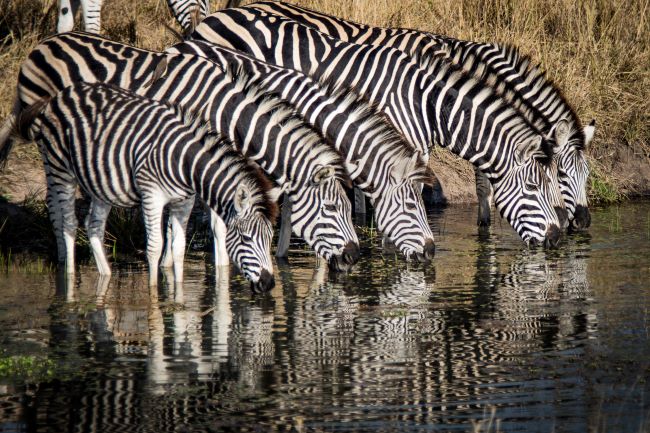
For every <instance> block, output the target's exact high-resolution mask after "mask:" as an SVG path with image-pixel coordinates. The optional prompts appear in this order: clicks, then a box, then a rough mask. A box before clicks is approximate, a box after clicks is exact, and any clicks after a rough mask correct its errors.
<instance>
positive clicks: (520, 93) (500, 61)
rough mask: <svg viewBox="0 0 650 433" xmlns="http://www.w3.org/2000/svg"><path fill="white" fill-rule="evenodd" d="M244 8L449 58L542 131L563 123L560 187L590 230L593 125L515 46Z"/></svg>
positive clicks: (290, 10) (353, 38)
mask: <svg viewBox="0 0 650 433" xmlns="http://www.w3.org/2000/svg"><path fill="white" fill-rule="evenodd" d="M248 7H254V8H257V9H261V10H265V11H267V12H269V13H272V14H275V15H281V16H284V17H287V18H289V19H292V20H295V21H297V22H299V23H301V24H304V25H307V26H309V27H312V28H314V29H316V30H318V31H320V32H323V33H326V34H328V35H331V36H333V37H335V38H338V39H341V40H343V41H347V42H353V43H359V44H371V45H382V46H390V47H393V48H396V49H399V50H400V51H403V52H405V53H407V54H409V55H411V56H414V57H416V59H418V61H419V62H420V63H422V64H427V63H428V62H429V61H430V60H431V59H432V58H433V59H435V58H438V57H440V56H445V57H449V58H450V59H451V60H452V61H453V62H454V63H456V64H459V65H460V66H462V67H463V69H464V70H465V71H467V72H468V73H470V74H471V75H473V76H474V77H476V78H478V79H481V80H483V81H485V82H486V83H488V84H489V85H491V86H492V87H494V88H495V90H496V91H497V92H498V93H499V94H500V95H502V96H503V97H504V98H505V99H506V100H508V102H510V103H512V104H514V105H515V106H516V107H517V108H518V109H519V110H520V111H522V113H523V114H524V115H525V116H526V117H527V118H528V120H529V121H531V122H532V123H534V124H536V126H537V127H538V128H540V129H541V130H543V131H547V132H548V131H550V129H551V128H552V126H553V125H554V124H555V123H557V122H558V121H560V120H561V119H566V120H568V121H569V127H570V134H569V139H568V142H567V144H566V145H565V146H563V147H562V148H561V149H560V151H559V153H558V154H557V155H556V156H555V159H556V160H557V164H558V181H559V187H560V190H561V192H562V198H563V201H564V204H565V207H566V210H567V212H568V217H569V220H570V221H571V223H572V225H573V227H574V228H584V227H588V226H589V223H590V220H591V218H590V216H589V211H588V209H587V193H586V188H587V178H588V176H589V166H588V164H587V161H586V158H585V155H584V149H585V148H586V146H587V145H588V144H589V142H590V141H591V139H592V138H593V133H594V123H593V122H592V123H591V124H590V125H589V126H587V127H585V128H582V126H581V123H580V120H579V118H578V116H577V115H576V113H575V111H574V110H573V108H572V107H571V105H570V104H569V103H568V102H567V101H566V99H565V97H564V95H563V94H562V92H561V91H560V89H559V88H558V87H557V86H555V85H554V84H553V82H552V81H551V80H549V79H548V78H546V77H545V74H544V72H543V71H542V70H541V69H540V68H539V67H538V66H534V65H533V64H532V62H531V60H530V58H529V57H527V56H523V55H521V53H519V51H518V50H517V48H516V47H514V46H507V45H501V44H495V43H478V42H471V41H463V40H458V39H454V38H450V37H448V36H442V35H436V34H432V33H428V32H422V31H418V30H410V29H396V28H381V27H372V26H368V25H365V24H359V23H355V22H352V21H347V20H343V19H340V18H337V17H333V16H329V15H325V14H322V13H319V12H316V11H312V10H309V9H305V8H302V7H298V6H295V5H292V4H288V3H283V2H271V1H262V2H257V3H254V4H252V5H249V6H248ZM477 175H478V172H477ZM486 182H487V180H486V179H482V180H481V184H477V193H478V194H479V204H481V203H482V202H484V201H485V202H486V204H485V206H487V207H484V206H483V205H481V206H480V207H479V209H480V212H481V211H483V212H487V214H486V215H485V216H483V217H481V216H480V215H479V223H487V224H489V203H490V200H489V197H490V196H491V191H489V192H488V191H487V190H486V189H485V185H486ZM486 199H487V200H486Z"/></svg>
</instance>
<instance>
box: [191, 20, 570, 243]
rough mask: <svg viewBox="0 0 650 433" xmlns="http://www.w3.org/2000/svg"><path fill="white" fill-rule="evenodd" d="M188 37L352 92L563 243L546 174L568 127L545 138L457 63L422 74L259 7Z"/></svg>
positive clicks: (514, 218) (530, 226) (524, 228)
mask: <svg viewBox="0 0 650 433" xmlns="http://www.w3.org/2000/svg"><path fill="white" fill-rule="evenodd" d="M191 36H192V39H194V40H204V41H207V42H210V43H214V44H217V45H223V46H225V47H228V48H233V49H237V50H241V51H244V52H246V53H248V54H251V55H253V56H255V57H257V58H260V59H262V60H266V61H268V62H270V63H276V64H278V65H280V66H285V67H289V68H294V69H299V70H302V71H303V72H306V73H309V74H310V75H312V76H315V77H336V82H337V84H338V85H339V86H348V87H354V88H355V89H357V90H358V91H359V92H360V93H362V94H363V95H365V96H367V97H368V98H369V99H370V100H371V101H373V102H375V103H377V104H378V105H379V106H380V107H381V108H382V109H383V110H384V111H385V112H386V114H387V115H388V117H389V118H390V119H391V120H392V122H393V123H394V125H395V126H396V127H397V128H398V129H399V130H400V131H402V133H403V134H404V135H405V136H406V138H407V139H408V140H409V141H410V142H411V143H413V144H414V145H416V146H417V148H418V150H420V151H421V152H422V153H423V154H426V155H428V153H429V148H430V147H431V146H432V145H433V144H434V143H438V144H440V145H442V146H444V147H447V148H450V149H451V150H452V152H454V153H456V154H457V155H459V156H461V157H462V158H464V159H466V160H469V161H470V162H472V163H473V164H474V165H475V166H477V167H478V168H479V169H481V171H483V172H484V173H485V175H486V176H487V177H488V178H489V179H490V182H491V184H492V186H493V188H494V195H495V202H496V205H497V208H498V209H499V211H500V213H501V214H502V215H503V216H504V217H505V218H506V219H507V220H508V222H509V223H510V224H511V225H512V226H513V228H514V229H515V230H516V231H517V233H518V234H519V235H520V236H521V238H522V239H523V240H524V242H526V243H527V244H540V243H543V244H545V245H546V246H555V245H557V243H558V241H559V238H560V229H559V225H560V222H559V220H558V215H557V213H556V212H555V210H554V208H553V205H554V204H559V203H561V198H560V197H559V191H558V190H557V188H554V187H553V182H552V180H551V179H550V177H549V174H547V172H546V170H547V169H548V170H550V169H551V168H550V166H551V161H552V157H553V153H554V151H555V149H557V148H558V146H560V145H564V140H565V139H566V137H565V136H564V135H563V132H564V131H565V130H566V125H565V124H564V123H565V122H564V121H560V122H558V124H557V125H556V128H554V131H552V132H550V133H549V134H547V135H546V136H542V135H541V134H540V133H539V132H538V131H537V130H536V129H535V128H534V127H533V126H532V125H531V124H530V123H529V122H528V121H527V120H526V119H525V118H524V117H523V116H521V114H520V113H518V112H517V111H516V110H515V109H513V108H511V107H510V106H509V105H508V104H507V103H506V102H505V101H504V100H503V99H501V98H500V97H498V95H496V94H495V93H494V92H493V91H492V89H491V88H489V87H488V86H484V85H482V84H481V83H480V82H478V81H476V80H474V79H472V78H471V77H468V76H466V74H464V73H463V72H462V71H460V70H458V69H457V68H455V67H454V66H453V65H450V64H448V63H446V62H443V61H441V60H439V59H438V60H436V61H433V62H432V63H431V64H430V65H429V67H428V68H426V69H424V68H418V67H417V65H415V64H414V62H413V61H412V60H411V59H410V58H409V57H408V56H407V55H406V54H404V53H402V52H400V51H398V50H395V49H393V48H390V47H375V46H367V45H355V44H349V43H345V42H342V41H336V40H333V39H332V38H330V37H328V36H327V35H324V34H321V33H318V32H316V31H314V30H312V29H310V28H308V27H305V26H302V25H300V24H298V23H295V22H293V21H291V20H288V19H285V18H283V17H280V16H274V15H270V14H268V13H266V12H264V11H260V10H256V9H249V8H242V9H226V10H223V11H220V12H217V13H214V14H212V15H210V16H208V17H206V18H205V19H204V20H203V21H202V22H201V24H199V25H198V26H197V28H196V30H195V31H194V32H193V33H192V35H191Z"/></svg>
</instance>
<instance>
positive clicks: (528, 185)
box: [526, 182, 539, 192]
mask: <svg viewBox="0 0 650 433" xmlns="http://www.w3.org/2000/svg"><path fill="white" fill-rule="evenodd" d="M526 189H527V190H529V191H533V192H537V191H539V186H538V185H537V184H535V183H531V182H526Z"/></svg>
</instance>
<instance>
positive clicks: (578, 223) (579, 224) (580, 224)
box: [571, 205, 591, 230]
mask: <svg viewBox="0 0 650 433" xmlns="http://www.w3.org/2000/svg"><path fill="white" fill-rule="evenodd" d="M590 225H591V214H590V213H589V209H588V208H587V207H586V206H582V205H578V206H576V211H575V213H574V214H573V221H571V228H572V229H575V230H583V229H586V228H587V227H589V226H590Z"/></svg>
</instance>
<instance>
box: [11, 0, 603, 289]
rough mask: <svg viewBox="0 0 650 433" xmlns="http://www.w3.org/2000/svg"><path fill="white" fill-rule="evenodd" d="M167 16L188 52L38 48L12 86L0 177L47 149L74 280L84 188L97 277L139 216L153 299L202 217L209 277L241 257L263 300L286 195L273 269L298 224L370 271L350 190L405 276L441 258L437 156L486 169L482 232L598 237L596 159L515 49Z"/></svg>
mask: <svg viewBox="0 0 650 433" xmlns="http://www.w3.org/2000/svg"><path fill="white" fill-rule="evenodd" d="M66 2H68V3H66ZM81 3H82V8H83V10H84V22H85V25H86V28H87V29H88V30H91V31H95V32H96V31H98V29H99V12H98V11H99V7H100V6H101V0H85V1H84V0H82V2H81ZM93 5H94V6H93ZM169 5H170V7H171V8H172V10H173V11H174V13H175V16H176V18H177V19H178V20H179V22H180V23H181V25H182V27H183V28H184V33H185V35H186V40H184V41H182V42H180V43H177V44H175V45H174V46H172V47H169V48H168V49H167V50H166V51H165V52H153V51H147V50H144V49H140V48H136V47H133V46H129V45H125V44H122V43H118V42H115V41H111V40H108V39H106V38H104V37H101V36H98V35H96V34H92V33H83V32H67V33H59V34H56V35H54V36H51V37H49V38H47V39H45V40H43V41H42V42H41V43H39V45H38V46H36V47H35V48H34V49H33V50H32V52H31V53H30V54H29V55H28V57H27V59H26V60H25V61H24V62H23V64H22V66H21V68H20V72H19V76H18V85H17V97H16V101H15V104H14V108H13V112H12V114H11V115H10V117H9V118H8V119H7V120H6V121H5V123H4V124H3V127H2V135H1V136H0V160H2V161H5V160H6V158H7V157H8V154H9V151H10V148H11V143H12V141H14V139H17V138H21V139H27V140H33V141H36V142H37V144H38V146H39V149H40V151H41V154H42V157H43V161H44V166H45V172H46V178H47V186H48V189H47V204H48V210H49V212H50V218H51V221H52V223H53V225H54V231H55V234H56V238H57V247H58V257H59V261H60V262H61V263H64V264H65V268H66V270H67V272H69V273H71V272H73V271H74V239H75V233H76V228H77V222H76V218H75V215H74V198H75V190H76V187H77V185H78V186H80V188H81V189H82V191H83V192H84V193H85V194H86V195H87V196H88V197H89V198H90V200H91V208H90V212H89V215H88V217H87V219H86V229H87V231H88V237H89V240H90V244H91V248H92V250H93V254H94V256H95V260H96V262H97V266H98V268H99V272H100V273H101V274H102V275H109V274H110V265H109V264H108V262H107V260H106V257H105V254H104V250H103V236H104V229H105V224H106V218H107V216H108V213H109V211H110V209H111V207H112V206H122V207H131V206H135V205H136V204H138V203H141V204H142V207H143V213H144V219H145V226H146V231H147V259H148V264H149V270H150V279H149V281H150V284H152V285H154V284H156V283H157V267H158V265H159V263H160V265H161V266H163V267H171V266H173V267H174V274H175V276H174V278H175V280H176V281H179V282H180V281H182V279H183V254H184V249H185V226H186V225H187V221H188V218H189V213H190V211H191V208H192V204H193V202H194V198H195V197H198V198H200V199H201V201H202V202H203V203H204V204H205V205H206V207H207V208H209V211H210V214H211V216H212V229H213V233H214V237H215V242H214V245H215V265H217V266H220V265H225V264H227V263H228V257H230V258H231V259H232V260H233V262H234V263H235V264H236V265H237V267H238V268H239V269H240V270H241V271H242V273H243V274H244V276H245V277H246V278H247V279H249V280H250V281H251V284H252V286H253V288H254V289H256V290H260V291H264V290H268V289H270V288H271V287H273V284H274V277H273V267H272V265H271V259H270V243H271V238H272V223H273V220H274V216H275V213H276V204H275V202H276V201H277V200H278V198H279V197H280V196H281V195H283V196H284V205H283V218H282V225H283V227H281V229H280V237H279V241H278V251H277V255H278V256H285V255H286V254H287V248H288V237H289V227H288V225H289V224H290V226H291V229H293V232H294V233H295V234H296V235H297V236H299V237H301V238H302V239H304V240H305V241H306V242H307V244H309V245H310V246H311V247H312V248H313V249H314V251H315V252H316V253H317V255H318V256H319V257H322V258H323V259H325V260H326V261H327V262H328V264H329V265H330V268H332V269H334V270H337V271H347V270H349V269H350V268H351V267H352V266H353V265H354V264H355V263H356V262H357V260H358V259H359V254H360V250H359V241H358V238H357V235H356V233H355V230H354V226H353V224H352V219H351V208H352V205H351V203H350V201H349V199H348V197H347V194H346V191H345V187H346V186H351V185H352V184H354V186H355V187H356V188H357V189H358V191H360V193H361V194H363V195H364V196H365V197H367V198H368V199H369V201H370V203H371V204H372V205H373V207H374V218H375V222H376V226H377V228H378V230H380V231H381V232H382V233H383V234H384V235H385V236H386V238H387V239H389V240H390V241H392V242H393V243H394V244H395V245H396V247H397V248H398V249H399V250H400V251H401V252H402V253H403V254H404V256H405V257H406V258H407V259H417V260H419V261H424V262H426V261H429V260H431V259H432V258H433V256H434V253H435V244H434V238H433V233H432V231H431V228H430V227H429V224H428V222H427V219H426V212H425V208H424V204H423V200H422V195H421V191H422V186H423V184H430V183H431V182H432V180H433V177H434V176H433V174H432V173H431V171H430V169H429V168H428V164H427V162H428V158H429V155H430V152H431V149H432V147H433V146H434V145H439V146H442V147H445V148H448V149H449V150H451V151H452V152H453V153H455V154H456V155H458V156H460V157H461V158H463V159H465V160H468V161H470V162H471V163H472V164H473V165H474V167H475V173H476V181H477V195H478V197H479V217H478V223H479V225H489V224H490V213H491V211H490V206H491V201H492V199H493V200H494V202H495V204H496V207H497V209H498V210H499V212H500V213H501V215H502V216H503V217H504V218H505V219H506V220H507V221H508V222H509V223H510V224H511V225H512V227H513V228H514V229H515V230H516V231H517V233H518V234H519V235H520V237H521V238H522V239H523V240H524V241H525V242H526V243H527V244H529V245H544V246H545V247H554V246H556V245H557V244H558V241H559V239H560V236H561V232H562V230H563V229H566V228H567V227H568V226H569V225H570V226H571V227H572V228H575V229H582V228H586V227H588V226H589V223H590V217H589V212H588V209H587V197H586V185H587V176H588V165H587V162H586V159H585V155H584V150H585V148H586V146H587V144H588V143H589V141H591V139H592V138H593V135H594V130H595V127H594V124H593V122H592V123H591V124H590V125H588V126H587V127H585V128H583V127H582V126H581V124H580V121H579V119H578V117H577V116H576V114H575V112H574V111H573V109H572V108H571V107H570V105H569V104H568V103H567V101H566V100H565V98H564V97H563V96H562V93H561V92H560V91H559V90H558V88H557V87H555V86H554V85H553V83H551V82H550V81H549V80H548V79H547V78H546V77H545V75H544V73H543V72H542V71H541V70H540V69H539V67H536V66H533V65H531V64H530V59H529V58H528V57H526V56H522V55H521V54H520V53H519V52H518V50H517V49H516V48H514V47H510V46H502V45H498V44H491V43H489V44H486V43H476V42H469V41H461V40H456V39H452V38H450V37H447V36H441V35H435V34H431V33H427V32H420V31H415V30H405V29H382V28H376V27H369V26H366V25H362V24H357V23H353V22H349V21H345V20H342V19H339V18H335V17H331V16H327V15H323V14H320V13H317V12H314V11H310V10H307V9H303V8H300V7H297V6H294V5H290V4H285V3H281V2H269V1H262V2H259V3H253V4H251V5H247V6H245V7H240V8H229V9H224V10H220V11H218V12H216V13H213V14H211V15H207V14H208V12H209V10H208V7H207V3H206V2H205V1H204V0H198V4H197V0H170V1H169ZM93 7H95V8H94V9H93ZM91 10H95V13H94V14H92V13H90V12H88V13H87V11H91ZM72 12H73V9H72V8H71V7H70V4H69V0H61V8H60V17H59V27H58V29H59V30H60V31H62V30H70V29H71V28H72V16H73V14H72ZM206 15H207V16H206ZM201 17H205V18H204V19H203V20H202V21H201V22H199V23H198V25H196V26H195V24H196V22H197V19H200V18H201ZM12 132H13V135H12ZM267 178H268V179H270V180H271V181H272V182H273V184H274V186H273V187H272V186H271V184H270V182H268V181H267V180H266V179H267ZM364 200H365V199H364ZM165 206H167V207H168V208H169V214H170V218H169V224H168V228H167V242H166V248H165V251H164V252H163V230H162V227H161V225H162V213H163V208H164V207H165ZM161 255H163V258H162V261H161V260H160V258H161Z"/></svg>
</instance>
